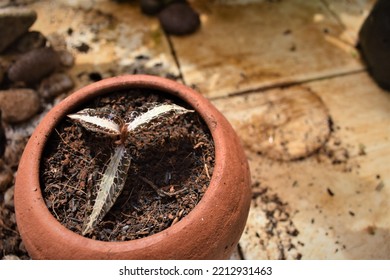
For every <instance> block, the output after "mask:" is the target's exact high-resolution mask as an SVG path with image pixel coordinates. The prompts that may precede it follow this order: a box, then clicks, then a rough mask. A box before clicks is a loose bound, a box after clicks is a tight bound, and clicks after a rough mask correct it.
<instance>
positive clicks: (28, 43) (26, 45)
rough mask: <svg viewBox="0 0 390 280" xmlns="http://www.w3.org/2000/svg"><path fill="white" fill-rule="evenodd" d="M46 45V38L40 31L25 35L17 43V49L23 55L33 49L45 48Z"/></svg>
mask: <svg viewBox="0 0 390 280" xmlns="http://www.w3.org/2000/svg"><path fill="white" fill-rule="evenodd" d="M45 45H46V38H45V36H43V34H42V33H41V32H39V31H31V32H27V33H25V34H24V35H22V37H20V38H19V39H18V40H17V41H16V43H15V48H16V49H17V50H18V51H19V52H21V53H26V52H29V51H31V50H33V49H39V48H43V47H44V46H45Z"/></svg>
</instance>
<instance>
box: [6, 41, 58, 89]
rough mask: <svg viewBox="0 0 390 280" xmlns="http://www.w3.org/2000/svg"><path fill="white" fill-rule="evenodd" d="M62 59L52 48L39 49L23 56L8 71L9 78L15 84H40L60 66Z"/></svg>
mask: <svg viewBox="0 0 390 280" xmlns="http://www.w3.org/2000/svg"><path fill="white" fill-rule="evenodd" d="M59 63H60V59H59V56H58V54H57V52H56V51H54V50H53V49H52V48H39V49H34V50H31V51H29V52H27V53H25V54H23V55H22V56H21V57H20V58H19V59H18V60H16V61H15V63H14V64H12V65H11V67H10V68H9V69H8V78H9V79H10V80H11V81H13V82H25V83H27V84H31V83H35V82H39V81H40V80H42V79H43V78H44V77H46V76H48V75H49V74H51V73H52V72H53V71H54V70H55V69H56V68H57V67H58V65H59Z"/></svg>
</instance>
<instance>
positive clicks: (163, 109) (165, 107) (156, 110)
mask: <svg viewBox="0 0 390 280" xmlns="http://www.w3.org/2000/svg"><path fill="white" fill-rule="evenodd" d="M189 112H193V110H188V109H186V108H183V107H181V106H179V105H175V104H160V105H156V106H154V107H152V108H151V109H150V110H148V111H147V112H145V113H142V114H141V115H139V116H137V117H136V118H134V119H133V120H132V121H130V122H128V123H127V130H128V131H132V130H135V129H136V128H138V127H140V126H143V125H146V124H148V123H150V122H151V121H152V120H154V119H157V118H159V117H161V116H163V115H166V114H168V113H174V114H175V115H181V114H185V113H189Z"/></svg>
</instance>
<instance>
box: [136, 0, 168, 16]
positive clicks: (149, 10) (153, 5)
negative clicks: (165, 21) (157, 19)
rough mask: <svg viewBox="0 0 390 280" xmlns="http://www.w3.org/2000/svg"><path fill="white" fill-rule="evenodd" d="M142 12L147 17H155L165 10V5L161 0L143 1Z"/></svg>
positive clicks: (141, 2) (141, 3)
mask: <svg viewBox="0 0 390 280" xmlns="http://www.w3.org/2000/svg"><path fill="white" fill-rule="evenodd" d="M139 4H140V6H141V11H142V13H144V14H145V15H155V14H157V13H158V12H159V11H161V9H162V8H163V6H164V5H163V3H162V1H160V0H141V1H140V3H139Z"/></svg>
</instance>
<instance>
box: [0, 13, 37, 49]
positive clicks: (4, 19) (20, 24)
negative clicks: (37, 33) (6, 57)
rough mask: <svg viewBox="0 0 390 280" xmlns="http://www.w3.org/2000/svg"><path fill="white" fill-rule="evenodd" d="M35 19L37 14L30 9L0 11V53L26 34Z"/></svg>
mask: <svg viewBox="0 0 390 280" xmlns="http://www.w3.org/2000/svg"><path fill="white" fill-rule="evenodd" d="M36 19H37V13H36V12H35V11H33V10H31V9H27V8H21V7H17V8H16V7H9V8H3V9H0V30H1V40H0V53H1V52H3V51H4V50H5V49H6V48H7V47H8V46H9V45H11V44H12V43H13V42H14V41H15V40H16V39H17V38H19V36H21V35H23V34H24V33H26V32H27V31H28V29H29V28H30V26H31V25H33V23H34V22H35V20H36Z"/></svg>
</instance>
